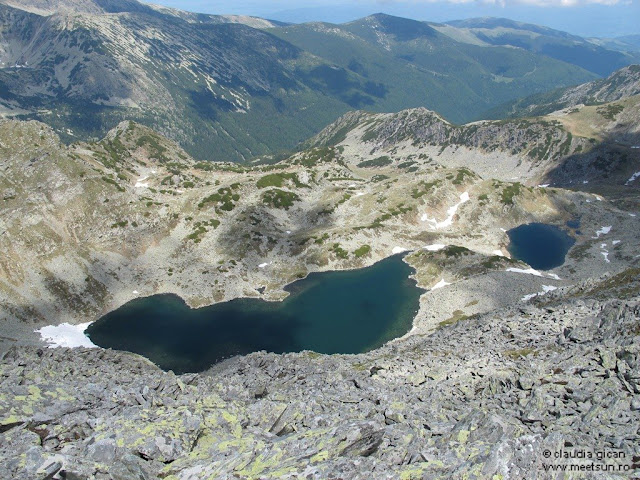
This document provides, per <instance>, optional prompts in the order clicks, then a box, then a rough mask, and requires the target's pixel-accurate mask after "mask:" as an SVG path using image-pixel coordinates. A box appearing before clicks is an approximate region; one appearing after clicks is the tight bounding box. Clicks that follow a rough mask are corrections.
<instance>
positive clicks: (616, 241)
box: [611, 240, 620, 245]
mask: <svg viewBox="0 0 640 480" xmlns="http://www.w3.org/2000/svg"><path fill="white" fill-rule="evenodd" d="M619 243H620V240H614V241H613V242H611V244H612V245H618V244H619Z"/></svg>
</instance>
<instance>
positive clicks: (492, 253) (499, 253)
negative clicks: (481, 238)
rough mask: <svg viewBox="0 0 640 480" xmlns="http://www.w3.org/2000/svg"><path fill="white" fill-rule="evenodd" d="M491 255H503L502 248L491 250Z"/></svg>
mask: <svg viewBox="0 0 640 480" xmlns="http://www.w3.org/2000/svg"><path fill="white" fill-rule="evenodd" d="M491 255H495V256H496V257H504V253H502V250H494V251H493V252H491Z"/></svg>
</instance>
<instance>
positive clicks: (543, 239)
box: [507, 223, 575, 270]
mask: <svg viewBox="0 0 640 480" xmlns="http://www.w3.org/2000/svg"><path fill="white" fill-rule="evenodd" d="M507 235H509V240H510V244H509V246H508V247H507V248H508V250H509V253H510V254H511V256H512V257H513V258H515V259H517V260H522V261H523V262H526V263H528V264H529V265H530V266H531V267H533V268H535V269H536V270H551V269H552V268H555V267H559V266H560V265H562V264H563V263H564V261H565V257H566V256H567V253H568V252H569V249H570V248H571V247H572V246H573V244H574V243H575V239H574V238H573V237H571V236H570V235H568V234H567V233H566V232H565V231H564V230H562V229H560V228H558V227H555V226H553V225H547V224H544V223H529V224H527V225H520V226H519V227H516V228H514V229H511V230H509V231H508V232H507Z"/></svg>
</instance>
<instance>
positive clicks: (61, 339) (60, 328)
mask: <svg viewBox="0 0 640 480" xmlns="http://www.w3.org/2000/svg"><path fill="white" fill-rule="evenodd" d="M89 325H91V322H89V323H81V324H80V325H71V324H69V323H61V324H60V325H49V326H46V327H42V328H41V329H40V330H36V331H35V332H36V333H39V334H40V337H41V338H42V340H43V341H44V342H46V343H48V344H49V348H80V347H83V348H98V346H97V345H95V344H94V343H93V342H92V341H91V340H89V337H87V336H86V335H85V334H84V331H85V330H86V329H87V328H89Z"/></svg>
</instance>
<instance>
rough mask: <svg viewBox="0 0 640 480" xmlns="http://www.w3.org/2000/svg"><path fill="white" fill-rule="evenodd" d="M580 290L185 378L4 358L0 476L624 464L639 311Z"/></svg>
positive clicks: (596, 287) (419, 472) (427, 472)
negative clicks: (376, 344) (366, 343)
mask: <svg viewBox="0 0 640 480" xmlns="http://www.w3.org/2000/svg"><path fill="white" fill-rule="evenodd" d="M633 278H635V277H633ZM633 278H632V279H631V284H628V285H627V287H633V288H637V284H636V283H635V282H636V280H633ZM590 282H591V283H589V285H586V284H585V285H583V286H582V287H581V288H580V289H575V288H574V289H573V290H566V289H565V290H564V291H563V290H561V291H559V292H557V293H556V292H554V295H550V296H549V297H548V298H546V300H545V301H546V302H547V303H546V304H542V303H541V301H538V302H537V303H536V302H534V304H528V305H526V306H525V307H522V308H517V309H507V310H500V311H495V312H493V313H491V314H487V315H483V316H479V317H474V318H470V319H466V320H462V321H459V322H457V323H455V324H453V325H450V326H447V327H443V328H441V329H439V330H437V331H436V332H435V333H433V334H432V335H430V336H411V337H408V338H406V339H404V340H400V341H396V342H393V343H392V344H389V345H387V346H386V347H383V348H382V349H380V350H377V351H374V352H370V353H368V354H363V355H353V356H321V355H317V354H312V353H309V352H305V353H299V354H287V355H275V354H267V353H255V354H252V355H249V356H246V357H238V358H234V359H231V360H229V361H227V362H225V363H223V364H219V365H217V366H216V367H214V368H213V369H212V370H210V371H209V372H206V373H203V374H198V375H196V374H190V375H183V376H176V375H174V374H173V373H171V372H168V373H167V372H162V371H161V370H159V369H158V368H156V367H155V366H154V365H152V364H150V363H149V362H148V361H146V360H145V359H143V358H141V357H138V356H135V355H131V354H126V353H120V352H114V351H104V350H82V349H79V350H63V349H58V350H49V349H47V350H42V349H36V348H30V347H22V348H14V349H12V350H10V351H9V352H7V353H6V354H4V357H3V360H2V363H1V365H0V376H1V378H2V381H1V387H0V425H2V427H0V431H2V433H1V434H0V438H1V441H0V456H2V458H4V459H6V460H5V461H4V462H3V463H2V465H1V466H0V477H2V478H12V479H23V478H24V479H42V480H44V479H49V478H54V479H56V478H57V479H60V478H74V479H76V478H77V479H89V478H90V479H113V480H121V479H123V480H124V479H127V480H129V479H148V480H150V479H157V478H171V479H178V478H179V479H200V478H216V479H227V478H229V479H231V478H255V479H258V478H260V479H263V478H350V479H370V478H376V479H397V478H538V479H543V478H551V477H550V474H549V473H548V472H546V471H545V465H549V464H557V465H563V464H569V463H576V462H578V463H579V462H580V461H586V460H553V458H552V459H551V460H549V459H548V458H547V455H548V454H549V452H551V456H552V457H553V456H554V455H556V452H572V451H577V450H582V451H589V452H603V451H605V452H614V453H615V452H617V453H618V454H623V455H625V458H618V459H614V460H611V459H608V460H603V461H596V462H595V463H598V464H607V463H608V464H614V463H615V464H616V465H623V466H624V465H631V463H632V458H633V455H636V456H637V455H638V454H640V447H639V445H640V442H639V439H640V438H639V432H638V425H640V411H639V409H638V405H639V404H640V376H639V374H638V372H639V371H640V369H639V368H638V362H639V359H640V335H639V334H640V328H639V327H640V297H638V296H637V295H632V296H631V297H627V299H626V300H620V299H615V300H602V299H598V298H602V297H603V288H605V287H604V286H605V285H609V284H611V279H606V280H605V282H608V283H603V284H594V282H593V281H590ZM634 284H635V287H634ZM616 288H620V286H619V285H617V286H616ZM596 291H597V292H598V294H597V296H596V295H595V294H593V292H596ZM611 291H612V290H611ZM576 292H591V293H588V294H586V296H584V295H583V296H580V297H578V294H577V293H576ZM604 293H605V295H604V296H605V297H606V290H605V291H604ZM588 463H591V461H589V462H588ZM603 478H605V477H603ZM606 478H624V477H615V476H610V477H606Z"/></svg>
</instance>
